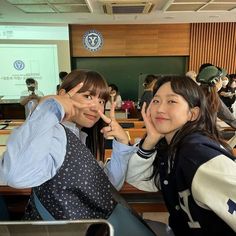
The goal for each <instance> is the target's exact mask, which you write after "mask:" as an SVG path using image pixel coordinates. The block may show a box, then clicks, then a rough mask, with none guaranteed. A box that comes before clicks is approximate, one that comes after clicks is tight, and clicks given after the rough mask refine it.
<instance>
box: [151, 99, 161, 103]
mask: <svg viewBox="0 0 236 236" xmlns="http://www.w3.org/2000/svg"><path fill="white" fill-rule="evenodd" d="M152 102H153V103H159V102H160V101H159V100H158V99H153V100H152Z"/></svg>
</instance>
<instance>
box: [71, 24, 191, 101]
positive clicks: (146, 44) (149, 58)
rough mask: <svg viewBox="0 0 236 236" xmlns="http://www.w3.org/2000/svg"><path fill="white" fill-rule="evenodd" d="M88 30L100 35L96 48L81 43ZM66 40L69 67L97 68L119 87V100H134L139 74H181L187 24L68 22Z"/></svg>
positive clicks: (183, 71)
mask: <svg viewBox="0 0 236 236" xmlns="http://www.w3.org/2000/svg"><path fill="white" fill-rule="evenodd" d="M89 30H96V31H99V32H100V33H101V34H102V36H103V38H104V44H103V46H102V48H101V49H100V50H98V51H94V52H90V51H89V50H87V49H85V47H84V45H83V35H84V34H85V33H86V32H87V31H89ZM70 39H71V42H70V43H71V55H72V66H71V67H72V69H76V68H87V69H92V70H97V71H99V72H100V73H102V74H103V75H104V77H105V78H106V79H107V81H108V83H115V84H116V85H117V86H118V87H119V90H120V93H121V96H122V98H123V99H125V100H127V99H132V100H134V101H137V100H138V91H139V87H140V83H139V81H140V77H141V76H140V75H141V74H149V73H152V74H183V73H185V71H186V65H187V63H186V61H187V60H188V58H187V56H188V55H189V40H190V24H169V25H71V26H70ZM142 80H143V77H142Z"/></svg>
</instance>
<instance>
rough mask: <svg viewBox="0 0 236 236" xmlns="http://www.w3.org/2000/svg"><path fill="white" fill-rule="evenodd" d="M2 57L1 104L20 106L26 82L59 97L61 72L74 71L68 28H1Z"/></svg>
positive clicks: (41, 26)
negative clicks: (14, 103)
mask: <svg viewBox="0 0 236 236" xmlns="http://www.w3.org/2000/svg"><path fill="white" fill-rule="evenodd" d="M0 56H1V63H0V103H1V101H3V103H6V102H7V103H8V102H10V103H11V102H12V101H13V100H14V102H18V101H19V98H20V95H21V92H22V91H24V90H27V87H26V84H25V80H26V79H27V78H34V79H35V80H36V81H37V82H38V90H40V91H41V92H42V93H43V94H44V95H49V94H56V86H57V85H58V84H59V72H60V71H67V72H70V70H71V67H70V44H69V28H68V25H0Z"/></svg>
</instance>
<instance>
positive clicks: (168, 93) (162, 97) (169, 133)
mask: <svg viewBox="0 0 236 236" xmlns="http://www.w3.org/2000/svg"><path fill="white" fill-rule="evenodd" d="M193 109H194V108H193ZM150 112H151V120H152V122H153V124H154V126H155V128H156V130H157V132H159V133H161V134H163V135H164V136H165V138H166V140H167V142H168V143H170V141H171V139H172V138H173V136H174V134H175V133H176V132H177V131H178V130H179V129H181V128H182V127H183V125H184V124H185V123H187V122H188V121H190V120H192V119H195V116H194V115H193V112H192V111H191V109H190V108H189V105H188V103H187V102H186V100H185V99H184V98H183V97H182V96H181V95H179V94H176V93H174V92H173V90H172V88H171V84H170V82H167V83H165V84H163V85H162V86H161V87H160V88H159V89H158V90H157V92H156V94H155V95H154V98H153V100H152V102H151V106H150Z"/></svg>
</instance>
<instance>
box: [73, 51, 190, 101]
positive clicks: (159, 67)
mask: <svg viewBox="0 0 236 236" xmlns="http://www.w3.org/2000/svg"><path fill="white" fill-rule="evenodd" d="M186 60H187V57H185V56H175V57H170V56H169V57H168V56H163V57H96V58H88V57H86V58H80V57H75V58H72V68H73V69H79V68H80V69H90V70H96V71H98V72H100V73H101V74H102V75H103V76H104V77H105V78H106V80H107V81H108V83H115V84H116V85H117V86H118V88H119V91H120V94H121V97H122V99H124V100H127V99H131V100H134V101H137V100H138V95H139V90H140V89H139V88H140V87H142V84H143V79H144V76H145V75H146V74H149V73H151V74H162V75H163V74H184V73H185V71H186V65H187V63H186Z"/></svg>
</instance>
